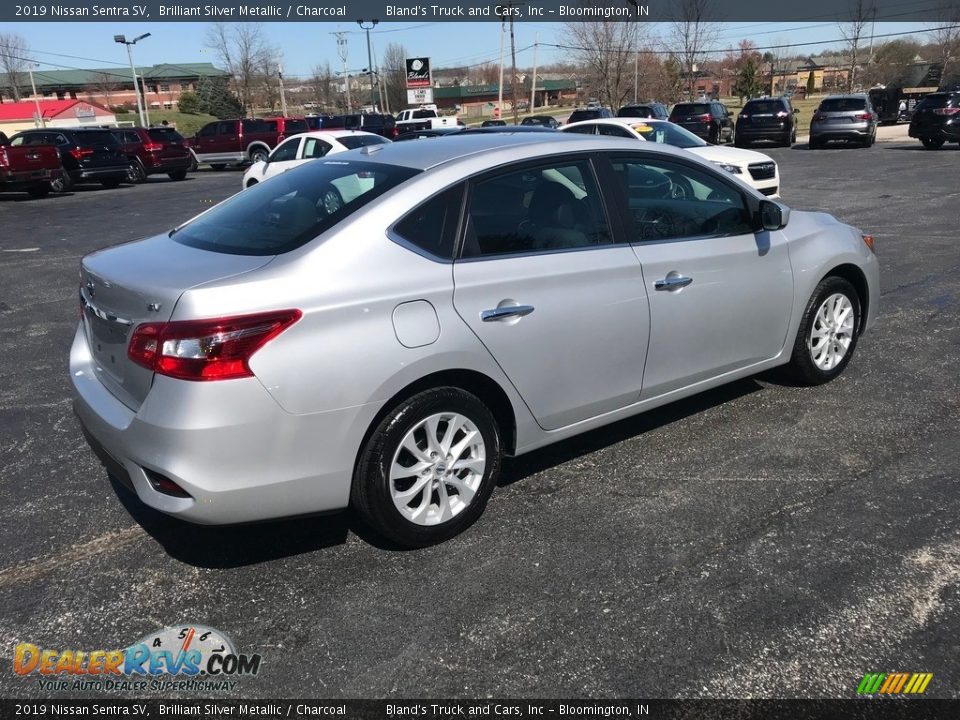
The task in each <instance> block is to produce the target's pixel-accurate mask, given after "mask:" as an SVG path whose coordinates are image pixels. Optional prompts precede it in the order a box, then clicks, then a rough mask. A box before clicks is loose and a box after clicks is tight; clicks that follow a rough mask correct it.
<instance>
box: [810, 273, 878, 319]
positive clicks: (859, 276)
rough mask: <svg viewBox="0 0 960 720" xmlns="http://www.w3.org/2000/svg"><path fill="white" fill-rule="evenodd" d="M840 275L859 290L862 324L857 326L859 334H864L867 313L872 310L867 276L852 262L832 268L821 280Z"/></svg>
mask: <svg viewBox="0 0 960 720" xmlns="http://www.w3.org/2000/svg"><path fill="white" fill-rule="evenodd" d="M831 276H834V277H840V278H843V279H844V280H846V281H847V282H848V283H850V284H851V285H853V289H854V290H856V291H857V297H858V299H859V301H860V326H859V327H858V328H857V334H858V335H862V334H863V330H864V328H866V326H867V313H868V312H869V311H870V286H869V285H868V284H867V276H866V275H864V274H863V270H861V269H860V268H859V267H857V266H856V265H854V264H852V263H844V264H842V265H837V266H836V267H834V268H831V269H830V271H828V272H827V273H826V274H825V275H824V276H823V277H822V278H821V280H824V279H826V278H828V277H831Z"/></svg>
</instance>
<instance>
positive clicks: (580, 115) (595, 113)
mask: <svg viewBox="0 0 960 720" xmlns="http://www.w3.org/2000/svg"><path fill="white" fill-rule="evenodd" d="M598 117H600V111H599V110H574V111H573V112H572V113H571V114H570V122H572V123H575V122H580V121H581V120H596V119H597V118H598Z"/></svg>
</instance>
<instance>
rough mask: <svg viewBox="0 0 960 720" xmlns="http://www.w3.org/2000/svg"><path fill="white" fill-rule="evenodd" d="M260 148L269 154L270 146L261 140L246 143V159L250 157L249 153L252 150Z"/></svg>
mask: <svg viewBox="0 0 960 720" xmlns="http://www.w3.org/2000/svg"><path fill="white" fill-rule="evenodd" d="M261 148H262V149H263V150H264V151H265V152H266V153H267V155H269V154H270V146H269V145H267V144H266V143H265V142H263V141H262V140H254V141H253V142H252V143H250V144H249V145H247V160H249V159H250V155H251V154H252V153H253V151H254V150H259V149H261Z"/></svg>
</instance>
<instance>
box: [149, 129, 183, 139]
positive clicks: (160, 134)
mask: <svg viewBox="0 0 960 720" xmlns="http://www.w3.org/2000/svg"><path fill="white" fill-rule="evenodd" d="M147 135H149V136H150V139H151V140H155V141H156V142H180V141H181V140H183V135H181V134H180V133H178V132H177V131H176V130H174V129H173V128H150V129H149V130H147Z"/></svg>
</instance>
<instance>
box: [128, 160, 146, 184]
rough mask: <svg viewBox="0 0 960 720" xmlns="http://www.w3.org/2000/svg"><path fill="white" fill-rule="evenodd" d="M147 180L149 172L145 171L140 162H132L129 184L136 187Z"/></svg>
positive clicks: (129, 170) (129, 169) (129, 171)
mask: <svg viewBox="0 0 960 720" xmlns="http://www.w3.org/2000/svg"><path fill="white" fill-rule="evenodd" d="M146 179H147V171H146V170H144V169H143V165H141V164H140V161H139V160H131V161H130V167H128V168H127V182H128V183H133V184H134V185H136V184H139V183H142V182H143V181H145V180H146Z"/></svg>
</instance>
